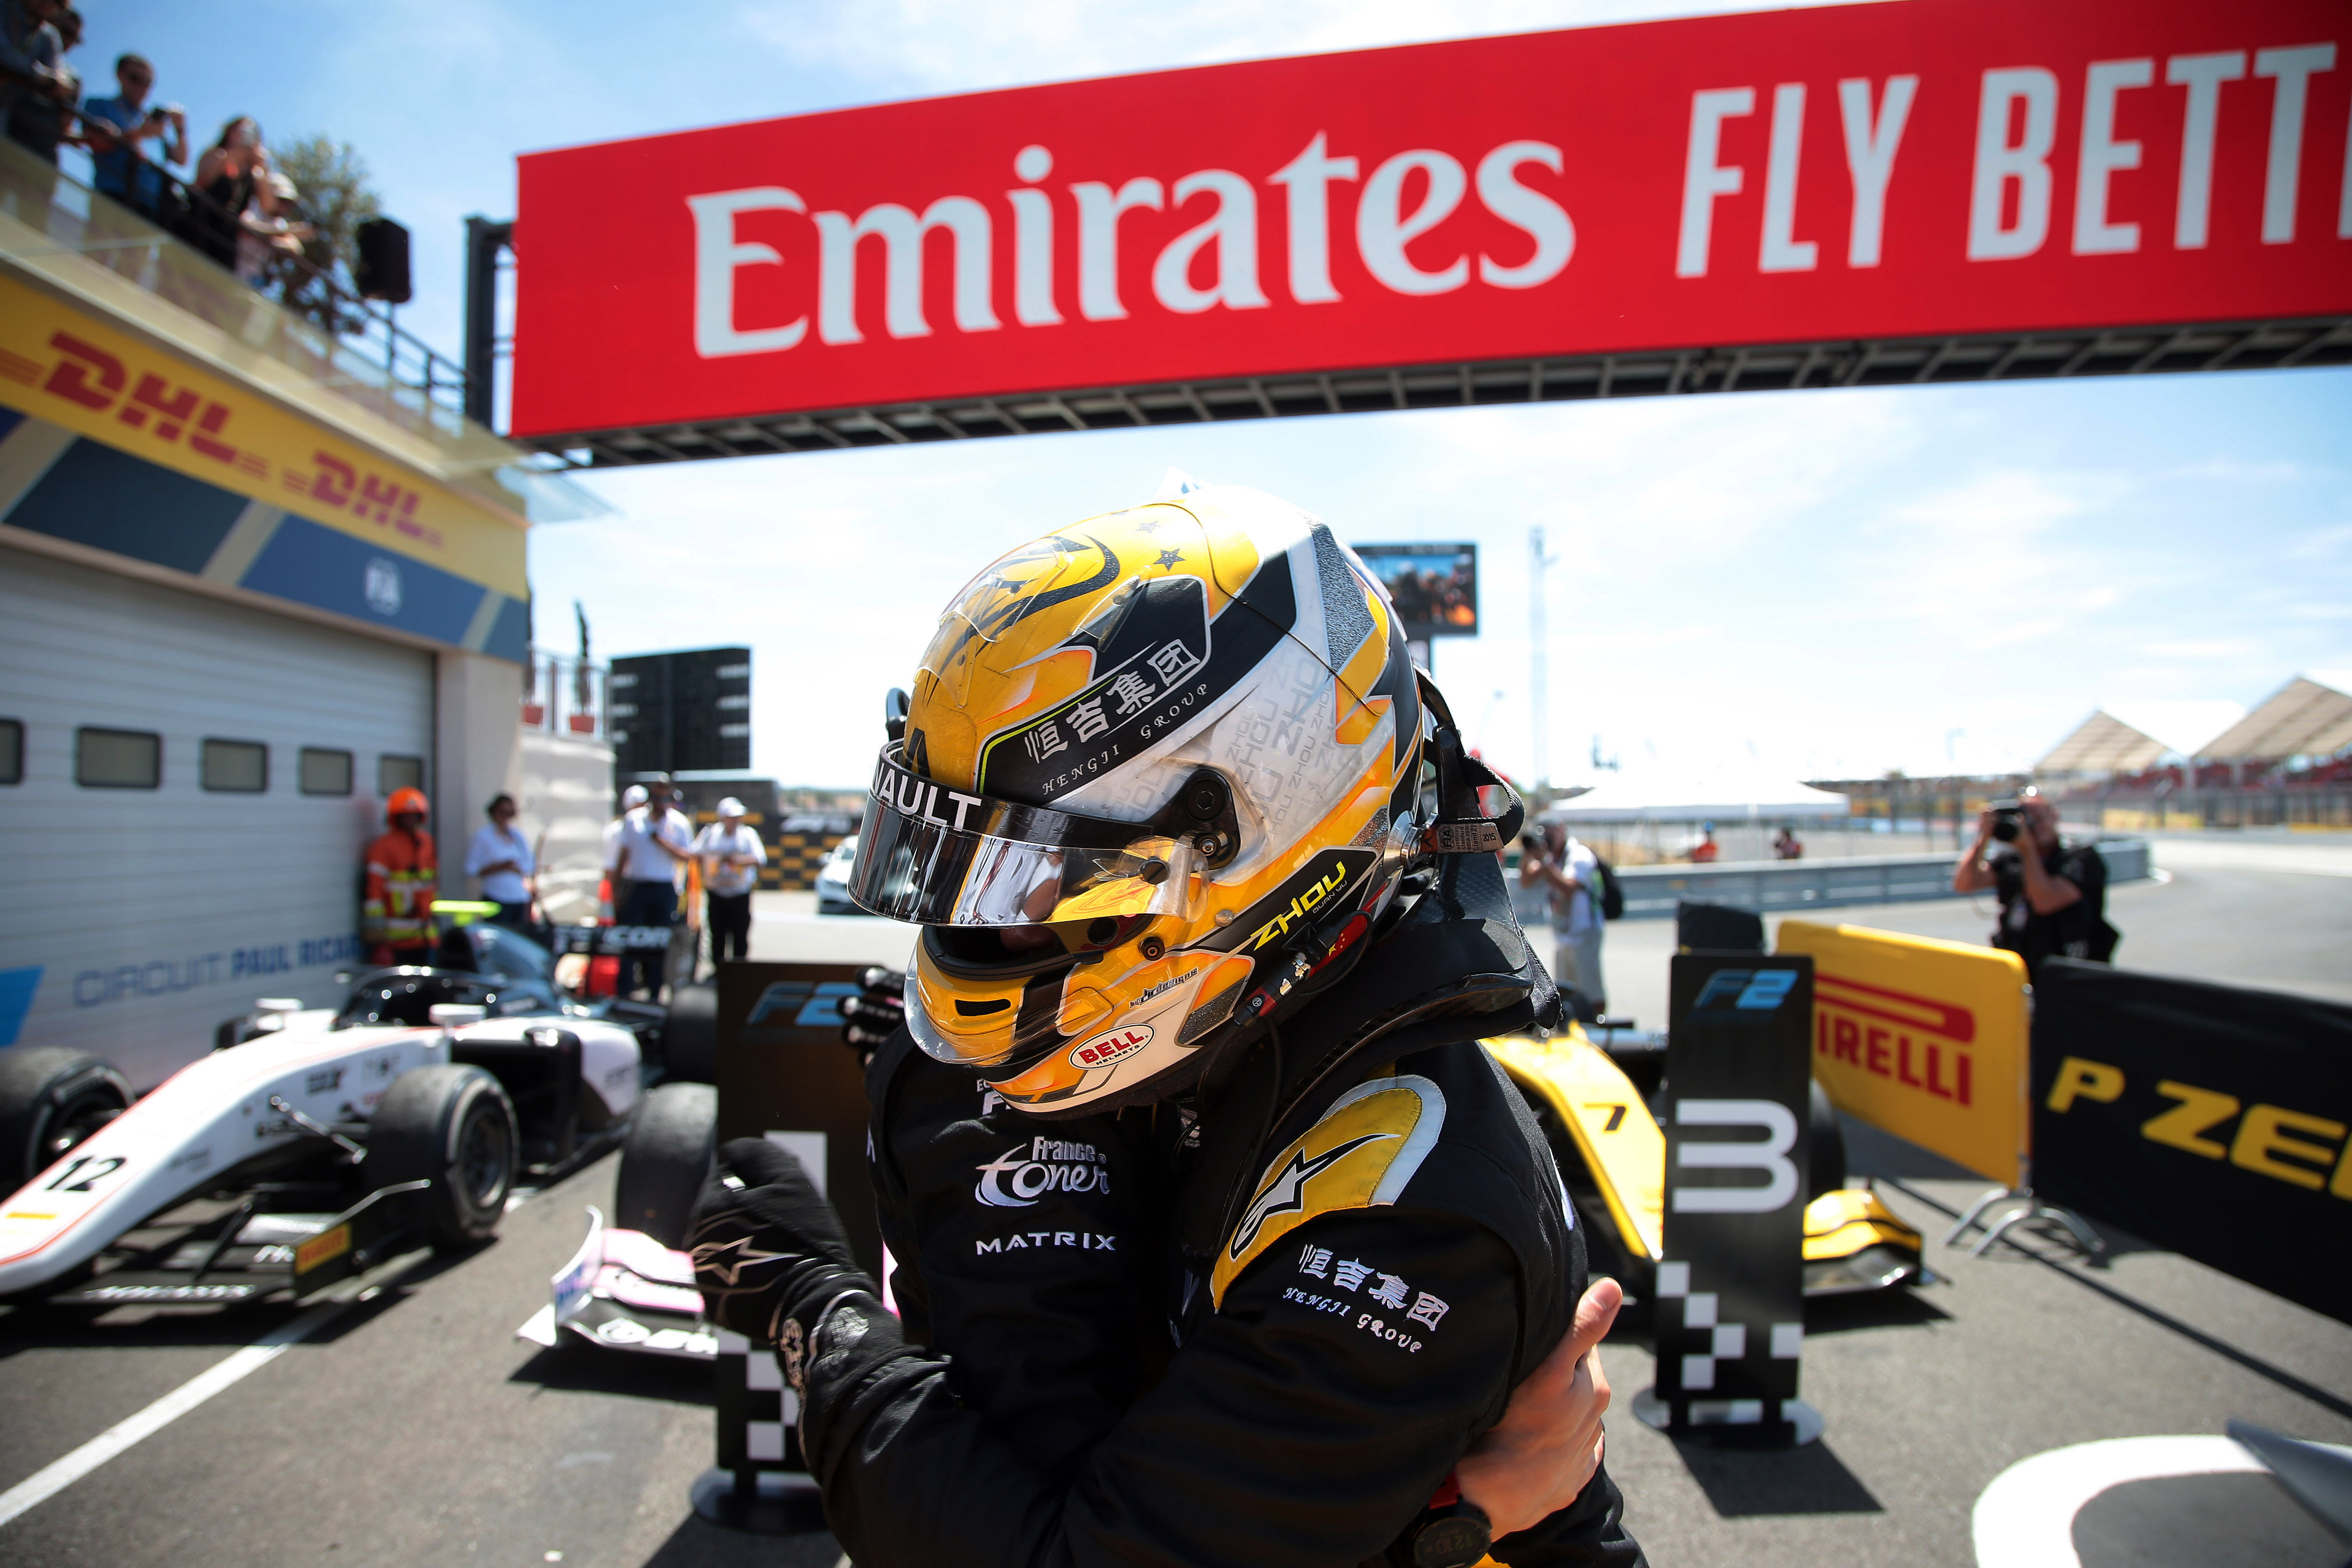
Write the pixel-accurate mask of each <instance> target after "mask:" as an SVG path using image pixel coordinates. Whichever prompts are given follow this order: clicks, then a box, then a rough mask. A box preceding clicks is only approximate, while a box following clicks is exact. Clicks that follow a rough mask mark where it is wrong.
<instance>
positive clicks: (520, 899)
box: [466, 795, 539, 931]
mask: <svg viewBox="0 0 2352 1568" xmlns="http://www.w3.org/2000/svg"><path fill="white" fill-rule="evenodd" d="M485 809H486V810H487V811H488V814H489V818H490V820H489V822H488V824H487V825H485V826H481V827H478V828H477V829H475V831H474V841H473V842H472V843H470V844H468V845H467V846H466V875H467V876H468V877H471V878H474V879H476V880H477V881H478V882H480V883H481V887H482V897H484V898H485V899H488V900H490V901H491V902H492V903H494V904H496V905H498V906H499V912H498V915H497V916H496V919H497V921H498V923H499V924H500V925H502V926H511V927H513V928H514V929H515V930H516V931H529V930H530V890H531V889H530V879H531V877H532V875H533V874H534V873H535V872H537V871H538V869H539V861H538V858H537V857H536V856H534V855H533V854H532V853H531V848H530V840H529V839H527V838H525V837H523V835H522V830H521V829H520V828H519V827H517V826H515V816H516V808H515V799H514V796H512V795H498V796H496V797H494V798H493V799H492V800H491V801H490V804H489V805H488V807H486V808H485Z"/></svg>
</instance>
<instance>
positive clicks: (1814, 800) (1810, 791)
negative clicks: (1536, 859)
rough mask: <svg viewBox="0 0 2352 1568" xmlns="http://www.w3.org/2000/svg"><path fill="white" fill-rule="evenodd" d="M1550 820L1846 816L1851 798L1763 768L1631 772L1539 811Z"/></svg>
mask: <svg viewBox="0 0 2352 1568" xmlns="http://www.w3.org/2000/svg"><path fill="white" fill-rule="evenodd" d="M1538 815H1539V817H1540V819H1541V820H1542V821H1545V822H1565V823H1569V824H1571V825H1574V824H1578V823H1608V822H1627V823H1643V822H1721V823H1726V824H1728V823H1732V822H1748V821H1757V822H1780V821H1785V820H1789V819H1791V818H1799V817H1843V816H1845V815H1846V797H1845V796H1843V795H1836V794H1832V792H1831V791H1829V790H1825V789H1815V788H1813V787H1812V786H1811V784H1799V783H1797V782H1796V781H1795V780H1793V779H1784V778H1779V777H1776V776H1774V775H1773V774H1771V773H1765V772H1762V771H1760V770H1759V771H1758V772H1755V773H1738V772H1732V771H1725V772H1717V773H1693V774H1685V775H1675V774H1669V773H1627V774H1624V775H1622V776H1620V777H1617V778H1612V779H1610V780H1609V781H1607V782H1606V783H1604V784H1600V785H1597V786H1596V787H1594V788H1592V789H1590V790H1587V791H1586V792H1585V793H1584V794H1582V795H1577V796H1576V797H1575V798H1573V799H1571V800H1567V801H1563V802H1562V803H1560V804H1559V805H1555V806H1551V807H1549V808H1548V809H1546V810H1545V811H1543V812H1541V813H1539V814H1538Z"/></svg>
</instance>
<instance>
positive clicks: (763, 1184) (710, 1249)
mask: <svg viewBox="0 0 2352 1568" xmlns="http://www.w3.org/2000/svg"><path fill="white" fill-rule="evenodd" d="M687 1252H688V1256H690V1257H691V1258H693V1259H694V1282H695V1284H696V1286H697V1287H698V1288H699V1289H700V1290H701V1291H702V1303H703V1310H704V1311H706V1312H707V1313H709V1317H710V1320H711V1321H713V1322H715V1323H717V1324H719V1326H720V1327H721V1328H725V1329H730V1330H732V1331H735V1332H736V1333H739V1334H741V1335H742V1336H743V1337H744V1338H746V1339H748V1340H751V1341H753V1342H756V1343H758V1344H761V1345H763V1346H764V1345H772V1346H774V1347H775V1350H776V1357H777V1361H778V1363H780V1364H781V1365H782V1368H783V1372H784V1378H785V1381H786V1382H787V1383H789V1384H791V1385H792V1387H793V1391H794V1392H795V1393H797V1392H799V1391H800V1389H801V1387H802V1383H803V1358H804V1356H805V1354H806V1353H807V1350H808V1347H809V1346H810V1345H811V1343H813V1342H814V1332H815V1330H816V1327H817V1322H818V1320H820V1319H822V1318H824V1316H825V1313H826V1311H827V1310H828V1309H829V1308H831V1307H832V1306H834V1305H835V1303H837V1302H839V1301H841V1300H843V1298H845V1297H851V1298H857V1297H863V1298H865V1300H863V1301H860V1302H858V1303H857V1305H858V1307H859V1310H860V1312H861V1314H862V1319H863V1320H871V1319H875V1318H880V1317H882V1316H884V1314H883V1312H882V1308H881V1304H880V1295H881V1292H880V1291H879V1290H877V1289H876V1288H875V1285H874V1281H873V1280H872V1279H868V1278H867V1277H866V1273H865V1271H864V1270H863V1269H861V1268H858V1267H857V1262H856V1258H854V1257H852V1256H851V1254H850V1250H849V1238H848V1237H846V1236H845V1235H844V1234H843V1233H842V1229H841V1220H840V1218H839V1217H838V1216H837V1215H835V1214H834V1212H833V1205H830V1204H828V1203H826V1202H825V1201H824V1196H823V1195H822V1194H819V1193H818V1192H817V1190H816V1185H815V1184H814V1183H813V1182H811V1181H810V1180H809V1178H808V1173H807V1172H806V1171H804V1170H803V1169H802V1168H801V1163H800V1162H799V1161H798V1160H796V1159H794V1158H793V1155H792V1153H791V1152H790V1151H788V1150H784V1149H780V1148H778V1147H777V1146H776V1145H774V1144H773V1143H771V1142H768V1141H767V1140H765V1139H764V1138H738V1139H735V1140H734V1141H733V1142H730V1143H727V1144H725V1145H724V1146H722V1147H721V1148H720V1149H719V1161H718V1169H717V1172H716V1173H715V1174H713V1175H712V1177H711V1179H710V1181H709V1184H707V1185H705V1186H704V1187H703V1189H702V1196H701V1198H700V1199H699V1200H698V1202H697V1203H696V1205H695V1206H694V1223H693V1225H692V1226H690V1227H689V1228H688V1232H687Z"/></svg>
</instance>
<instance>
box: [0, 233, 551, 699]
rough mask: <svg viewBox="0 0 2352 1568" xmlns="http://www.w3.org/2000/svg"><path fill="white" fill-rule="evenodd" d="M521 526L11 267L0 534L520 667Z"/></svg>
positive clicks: (0, 295) (523, 602) (524, 618)
mask: <svg viewBox="0 0 2352 1568" xmlns="http://www.w3.org/2000/svg"><path fill="white" fill-rule="evenodd" d="M526 530H527V525H526V523H525V521H524V520H523V519H522V518H521V517H520V516H519V515H516V514H513V513H501V512H499V511H497V510H493V509H492V508H490V507H488V506H486V505H484V504H482V503H481V502H479V501H478V500H474V499H472V498H471V497H470V496H467V495H465V494H461V493H460V492H458V491H457V490H456V489H452V488H450V487H449V486H447V485H446V484H443V483H441V482H439V481H438V480H436V479H434V478H433V477H431V476H430V475H427V474H425V473H423V472H421V471H419V470H418V469H416V468H413V467H411V466H409V465H408V464H406V463H404V462H402V461H400V460H399V459H398V458H394V457H393V456H391V455H390V454H388V453H386V452H384V451H381V450H378V449H375V448H372V447H368V446H366V445H364V444H363V443H362V442H360V441H357V440H354V439H353V438H352V437H351V436H350V435H349V434H347V433H345V432H344V431H342V430H340V429H336V428H332V427H330V426H327V425H325V424H324V423H321V422H320V421H319V420H317V419H313V418H310V417H307V416H304V415H302V414H299V413H297V412H295V411H294V409H293V408H291V407H290V406H289V405H285V404H282V403H280V402H278V400H276V399H274V398H271V397H269V396H268V395H266V394H264V393H262V392H260V391H258V390H257V389H256V388H255V387H253V386H252V385H250V384H247V383H244V382H241V381H238V380H236V379H234V378H233V377H231V376H229V375H226V374H222V373H221V372H220V371H218V370H215V369H213V368H211V367H209V366H206V365H205V364H202V363H198V362H197V361H196V360H194V358H192V357H189V356H185V355H183V354H181V353H175V352H173V351H172V350H169V349H165V348H163V347H161V346H159V345H158V344H156V343H155V342H152V341H151V340H149V339H147V338H145V337H143V336H141V335H138V334H135V333H133V332H131V331H126V330H124V328H123V326H121V325H120V324H117V323H116V322H114V321H110V320H108V319H106V318H104V317H103V316H101V315H100V314H99V313H97V312H94V311H92V310H87V309H84V308H81V307H79V306H76V305H73V304H68V303H67V302H66V301H65V300H61V299H59V298H58V297H57V296H55V295H52V294H50V293H48V292H47V291H45V290H43V289H39V288H37V287H35V286H33V285H31V284H29V283H26V282H25V281H22V280H20V279H16V278H11V277H7V276H5V275H0V541H7V542H16V543H20V544H26V545H28V546H31V547H34V548H39V547H40V544H41V542H43V541H61V542H65V543H67V544H69V545H75V546H79V547H81V548H82V549H85V550H90V551H96V552H101V553H102V554H103V555H104V556H108V557H113V558H116V559H117V560H128V561H132V562H138V563H142V564H143V565H144V566H146V567H148V568H151V569H154V570H153V571H151V572H150V573H149V574H151V575H152V574H154V572H155V571H160V573H161V574H163V576H164V578H165V580H167V581H169V580H172V579H173V578H178V579H182V580H188V581H191V582H193V583H201V584H210V585H212V586H214V587H215V588H221V589H230V590H242V591H244V592H245V593H249V594H256V595H262V596H263V597H265V598H267V599H271V600H277V601H279V602H281V603H285V604H290V605H300V606H302V607H304V608H305V609H308V610H310V611H318V612H325V613H326V614H328V615H330V616H335V617H337V618H339V619H341V620H343V621H346V622H356V623H358V624H359V625H360V626H363V627H365V628H367V629H369V630H373V631H377V632H380V633H391V634H393V635H394V636H395V637H400V638H401V639H402V640H407V641H417V642H423V643H426V644H430V645H436V646H440V647H455V648H462V649H465V650H467V651H468V652H473V653H482V654H488V655H489V656H491V657H493V658H503V659H510V660H513V661H516V662H518V663H520V661H521V660H522V659H523V658H524V657H525V648H526V645H527V644H528V642H529V640H530V609H529V600H530V588H529V585H528V584H527V583H526V582H525V579H524V539H525V533H526Z"/></svg>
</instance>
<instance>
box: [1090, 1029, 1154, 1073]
mask: <svg viewBox="0 0 2352 1568" xmlns="http://www.w3.org/2000/svg"><path fill="white" fill-rule="evenodd" d="M1150 1043H1151V1026H1150V1025H1149V1024H1129V1026H1127V1027H1126V1028H1124V1029H1113V1030H1112V1031H1110V1033H1108V1034H1107V1035H1097V1036H1096V1037H1094V1038H1093V1039H1091V1040H1088V1041H1087V1042H1086V1043H1085V1044H1084V1045H1081V1046H1076V1047H1072V1048H1071V1051H1070V1065H1071V1066H1072V1067H1074V1068H1107V1067H1113V1066H1116V1065H1117V1064H1118V1063H1120V1062H1123V1061H1125V1060H1127V1058H1129V1057H1131V1056H1133V1055H1134V1054H1135V1053H1136V1052H1138V1051H1139V1050H1141V1049H1142V1048H1143V1047H1146V1046H1148V1045H1150Z"/></svg>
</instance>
